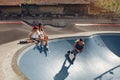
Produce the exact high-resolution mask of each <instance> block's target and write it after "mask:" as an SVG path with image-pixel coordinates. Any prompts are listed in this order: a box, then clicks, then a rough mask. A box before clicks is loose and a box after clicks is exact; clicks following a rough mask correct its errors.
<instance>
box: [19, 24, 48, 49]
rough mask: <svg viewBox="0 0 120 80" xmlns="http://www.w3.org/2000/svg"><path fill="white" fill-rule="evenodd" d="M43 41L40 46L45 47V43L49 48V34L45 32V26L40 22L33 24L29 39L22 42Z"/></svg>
mask: <svg viewBox="0 0 120 80" xmlns="http://www.w3.org/2000/svg"><path fill="white" fill-rule="evenodd" d="M23 42H24V43H33V42H35V43H36V44H38V43H39V42H40V43H41V44H40V46H41V48H43V46H44V45H45V46H46V48H47V49H48V35H47V34H46V33H45V31H44V29H43V26H42V24H41V23H39V24H38V25H37V26H33V28H32V31H31V33H30V34H29V39H27V40H26V41H22V42H20V43H23Z"/></svg>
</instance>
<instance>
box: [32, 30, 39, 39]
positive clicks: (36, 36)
mask: <svg viewBox="0 0 120 80" xmlns="http://www.w3.org/2000/svg"><path fill="white" fill-rule="evenodd" d="M39 36H40V32H39V31H37V32H34V33H33V35H32V38H39Z"/></svg>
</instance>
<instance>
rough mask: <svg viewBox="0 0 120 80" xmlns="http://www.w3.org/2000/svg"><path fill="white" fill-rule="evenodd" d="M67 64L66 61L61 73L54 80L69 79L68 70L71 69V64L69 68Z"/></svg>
mask: <svg viewBox="0 0 120 80" xmlns="http://www.w3.org/2000/svg"><path fill="white" fill-rule="evenodd" d="M65 64H66V59H65V61H64V63H63V65H62V68H61V69H60V71H59V72H58V73H57V74H56V75H55V77H54V80H65V79H66V78H67V77H68V75H69V72H68V69H69V68H70V66H71V64H69V66H65Z"/></svg>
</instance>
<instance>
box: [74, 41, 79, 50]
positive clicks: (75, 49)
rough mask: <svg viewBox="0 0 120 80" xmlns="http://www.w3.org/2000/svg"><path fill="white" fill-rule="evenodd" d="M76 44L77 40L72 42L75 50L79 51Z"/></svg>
mask: <svg viewBox="0 0 120 80" xmlns="http://www.w3.org/2000/svg"><path fill="white" fill-rule="evenodd" d="M76 45H77V41H75V43H74V49H75V50H76V51H77V52H80V50H78V49H77V48H76Z"/></svg>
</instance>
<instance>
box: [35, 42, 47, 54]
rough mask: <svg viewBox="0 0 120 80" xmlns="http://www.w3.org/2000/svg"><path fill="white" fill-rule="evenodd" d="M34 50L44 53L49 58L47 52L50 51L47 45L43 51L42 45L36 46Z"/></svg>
mask: <svg viewBox="0 0 120 80" xmlns="http://www.w3.org/2000/svg"><path fill="white" fill-rule="evenodd" d="M33 49H34V50H35V49H37V50H38V51H39V52H40V53H42V52H44V54H45V56H47V51H48V50H47V49H46V45H45V46H44V47H43V49H42V48H41V46H40V45H38V44H35V46H34V48H33Z"/></svg>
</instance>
